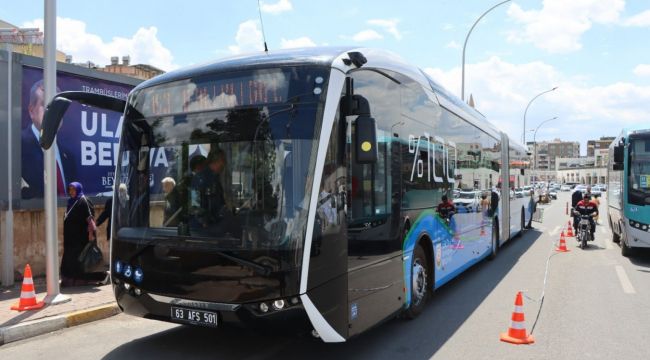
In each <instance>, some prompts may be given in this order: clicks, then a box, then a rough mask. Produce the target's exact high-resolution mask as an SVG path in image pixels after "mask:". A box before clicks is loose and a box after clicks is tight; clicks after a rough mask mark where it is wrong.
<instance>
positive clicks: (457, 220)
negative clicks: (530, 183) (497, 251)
mask: <svg viewBox="0 0 650 360" xmlns="http://www.w3.org/2000/svg"><path fill="white" fill-rule="evenodd" d="M492 221H493V218H491V217H489V216H487V215H486V213H485V212H471V213H459V214H455V215H453V216H452V217H451V219H450V220H449V222H448V221H447V220H446V219H444V218H441V217H440V216H439V215H438V214H437V213H436V212H435V211H434V210H425V211H422V212H421V213H420V215H419V216H418V218H417V220H415V222H414V223H413V225H412V227H411V229H410V230H409V232H408V233H407V234H406V238H405V239H404V247H403V254H404V255H403V258H404V279H405V281H404V284H405V299H404V306H405V307H408V306H409V305H410V303H411V285H412V283H411V267H412V265H413V259H412V256H413V251H414V249H415V245H416V244H417V242H418V240H419V239H421V238H422V237H423V236H425V235H426V236H427V237H428V238H429V239H431V243H432V244H431V245H432V247H433V259H431V263H432V264H433V269H434V284H433V285H432V288H437V287H439V286H441V285H443V284H444V283H446V282H448V281H449V280H451V279H453V278H454V277H455V276H457V275H458V274H460V273H461V272H462V271H463V270H465V269H467V268H469V267H470V266H472V265H473V264H475V263H476V262H478V261H480V260H481V259H483V258H484V257H485V256H487V255H488V254H489V253H490V246H491V241H490V240H491V236H492Z"/></svg>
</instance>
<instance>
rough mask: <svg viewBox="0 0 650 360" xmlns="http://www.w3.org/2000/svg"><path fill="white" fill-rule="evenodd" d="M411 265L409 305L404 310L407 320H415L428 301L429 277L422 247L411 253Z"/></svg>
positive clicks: (427, 263) (427, 264) (419, 246)
mask: <svg viewBox="0 0 650 360" xmlns="http://www.w3.org/2000/svg"><path fill="white" fill-rule="evenodd" d="M412 264H413V265H411V304H410V306H409V308H408V310H406V316H407V317H408V318H409V319H415V318H416V317H417V316H418V315H420V313H422V310H424V306H425V305H426V303H427V300H428V299H429V293H430V292H431V291H430V289H429V288H430V287H431V286H432V284H429V279H430V278H433V277H432V276H431V277H430V276H429V274H430V271H431V269H429V262H428V261H427V257H426V252H425V251H424V249H423V248H422V245H418V246H417V247H416V248H415V250H414V251H413V262H412Z"/></svg>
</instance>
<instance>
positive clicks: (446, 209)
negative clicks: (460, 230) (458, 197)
mask: <svg viewBox="0 0 650 360" xmlns="http://www.w3.org/2000/svg"><path fill="white" fill-rule="evenodd" d="M441 200H442V201H441V202H440V204H438V206H437V207H436V212H437V213H438V215H439V216H440V217H441V218H443V219H445V220H446V221H447V223H449V222H450V221H451V217H452V216H453V215H454V214H455V213H456V206H454V203H453V202H451V201H449V198H448V197H447V195H442V199H441Z"/></svg>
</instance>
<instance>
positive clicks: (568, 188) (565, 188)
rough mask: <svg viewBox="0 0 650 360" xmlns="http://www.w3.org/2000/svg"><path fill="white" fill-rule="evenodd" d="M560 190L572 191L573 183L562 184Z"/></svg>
mask: <svg viewBox="0 0 650 360" xmlns="http://www.w3.org/2000/svg"><path fill="white" fill-rule="evenodd" d="M560 191H571V185H562V186H560Z"/></svg>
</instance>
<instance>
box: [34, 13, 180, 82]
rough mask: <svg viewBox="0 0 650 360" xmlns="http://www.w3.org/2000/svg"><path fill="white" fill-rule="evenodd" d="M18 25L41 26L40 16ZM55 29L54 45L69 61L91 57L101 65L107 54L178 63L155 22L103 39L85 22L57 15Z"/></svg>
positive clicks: (134, 60)
mask: <svg viewBox="0 0 650 360" xmlns="http://www.w3.org/2000/svg"><path fill="white" fill-rule="evenodd" d="M22 26H23V27H37V28H39V29H43V28H44V26H43V19H36V20H33V21H28V22H25V23H24V24H23V25H22ZM56 32H57V36H56V43H57V49H59V50H61V51H63V52H64V53H66V54H68V55H72V57H73V62H86V61H92V62H93V63H95V64H97V65H99V66H104V65H107V64H109V63H110V58H111V56H120V58H121V57H122V56H124V55H129V56H130V57H131V64H149V65H153V66H155V67H157V68H160V69H163V70H166V71H169V70H173V69H175V68H177V67H178V65H177V64H175V63H174V61H173V60H174V57H173V56H172V53H171V51H169V49H167V48H166V47H165V46H164V45H163V44H162V42H161V41H160V40H159V39H158V29H157V28H156V27H155V26H150V27H141V28H139V29H138V30H137V31H136V32H135V34H133V35H132V36H131V37H130V38H125V37H117V36H116V37H113V38H112V39H111V40H110V41H104V40H103V39H102V38H101V37H99V36H98V35H96V34H92V33H88V32H87V30H86V23H85V22H83V21H81V20H75V19H70V18H62V17H57V21H56Z"/></svg>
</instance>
